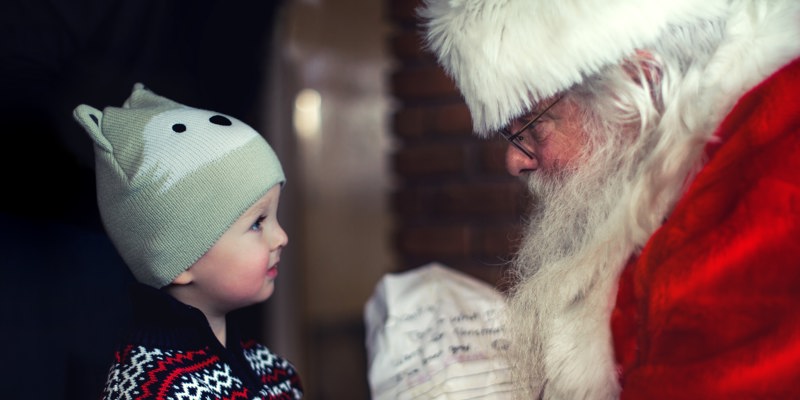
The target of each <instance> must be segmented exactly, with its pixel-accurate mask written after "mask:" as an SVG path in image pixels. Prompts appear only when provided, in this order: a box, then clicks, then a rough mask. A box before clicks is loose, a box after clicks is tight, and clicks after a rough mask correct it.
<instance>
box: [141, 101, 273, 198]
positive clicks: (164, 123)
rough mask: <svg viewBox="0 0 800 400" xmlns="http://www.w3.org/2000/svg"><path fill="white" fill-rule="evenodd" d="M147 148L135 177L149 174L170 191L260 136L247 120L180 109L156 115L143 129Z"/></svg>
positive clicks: (161, 189)
mask: <svg viewBox="0 0 800 400" xmlns="http://www.w3.org/2000/svg"><path fill="white" fill-rule="evenodd" d="M142 135H143V140H144V148H143V149H142V154H141V157H142V160H141V163H140V166H139V169H138V170H137V171H136V173H135V174H134V175H133V177H132V180H133V181H137V180H138V179H139V178H143V177H147V178H146V179H153V180H156V181H159V182H161V188H160V189H159V190H160V192H165V191H167V190H169V188H170V187H172V186H173V185H174V184H175V183H176V182H178V181H180V180H181V179H182V178H183V177H184V176H186V175H188V174H190V173H191V172H193V171H196V170H198V169H200V168H202V167H203V166H205V165H208V164H210V163H213V162H214V161H217V160H219V159H221V158H223V157H225V156H226V155H227V154H229V153H230V152H231V151H233V150H236V149H238V148H240V147H241V146H242V145H244V144H245V143H247V142H248V141H250V140H252V139H253V138H255V137H257V136H258V133H257V132H256V131H255V130H253V129H252V128H250V127H249V126H248V125H246V124H244V123H243V122H241V121H239V120H237V119H235V118H233V117H229V116H225V115H222V114H219V113H215V112H211V111H206V110H201V109H196V108H191V107H187V108H178V109H173V110H169V111H165V112H163V113H161V114H158V115H156V116H154V117H153V118H152V119H151V120H150V122H148V123H147V125H145V127H144V130H143V132H142Z"/></svg>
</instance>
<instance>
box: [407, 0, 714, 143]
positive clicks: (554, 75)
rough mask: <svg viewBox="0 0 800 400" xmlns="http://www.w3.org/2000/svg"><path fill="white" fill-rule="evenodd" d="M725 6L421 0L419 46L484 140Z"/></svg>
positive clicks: (607, 0)
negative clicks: (449, 81) (454, 89)
mask: <svg viewBox="0 0 800 400" xmlns="http://www.w3.org/2000/svg"><path fill="white" fill-rule="evenodd" d="M727 3H728V0H705V1H697V0H504V1H486V0H424V4H423V5H422V6H421V7H420V8H419V9H418V10H417V12H418V15H419V17H420V18H421V19H422V21H423V25H424V28H425V39H426V45H427V47H428V48H429V49H430V50H432V51H433V53H434V54H435V55H436V57H437V59H438V61H439V63H440V64H441V65H442V67H443V68H444V69H445V71H446V72H447V74H448V75H449V76H451V77H452V78H453V79H454V80H455V83H456V85H457V86H458V88H459V89H460V90H461V93H462V95H463V96H464V99H465V101H466V103H467V106H468V107H469V109H470V113H471V115H472V121H473V128H474V130H475V132H476V133H477V134H479V135H481V136H484V137H485V136H488V134H489V132H492V131H496V130H497V129H499V128H501V127H502V126H503V125H505V124H506V123H507V122H508V121H510V120H511V119H512V118H515V117H518V116H519V115H521V114H522V113H524V112H526V111H528V110H529V109H530V108H531V106H532V105H534V104H536V103H537V102H539V101H540V100H541V99H543V98H547V97H549V96H552V95H554V94H556V93H558V92H560V91H563V90H565V89H568V88H569V87H571V86H572V85H574V84H577V83H580V82H582V81H583V79H584V78H585V77H587V76H590V75H592V74H593V73H596V72H598V71H599V70H600V69H601V68H603V67H605V66H607V65H610V64H614V63H619V62H620V61H621V60H622V58H623V57H625V56H628V55H630V54H632V53H633V52H634V51H635V50H636V49H637V48H642V47H646V46H647V45H648V44H651V43H653V42H654V41H655V40H657V39H658V38H659V36H660V35H662V34H663V33H664V32H666V31H667V30H668V29H669V28H670V27H674V26H675V25H680V24H684V23H691V22H694V21H699V20H703V19H710V18H718V17H720V16H722V15H724V13H725V12H726V5H727Z"/></svg>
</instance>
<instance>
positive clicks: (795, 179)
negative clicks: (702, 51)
mask: <svg viewBox="0 0 800 400" xmlns="http://www.w3.org/2000/svg"><path fill="white" fill-rule="evenodd" d="M717 133H718V136H720V137H721V138H722V142H721V143H718V144H712V145H709V146H708V148H707V154H708V156H709V161H708V163H707V164H706V166H705V167H704V168H703V170H702V171H701V172H700V174H699V175H698V176H697V177H696V179H695V181H694V182H693V183H692V185H691V186H690V188H689V189H688V191H687V193H686V194H685V195H684V196H683V197H682V198H681V199H680V200H679V202H678V203H677V205H676V207H675V209H674V211H673V212H672V213H671V214H670V216H669V219H668V220H667V221H666V223H665V224H664V225H663V226H662V227H661V228H660V229H659V230H658V231H656V233H655V234H654V235H653V236H652V237H651V238H650V240H649V241H648V243H647V244H646V245H645V247H644V249H643V251H642V253H641V255H640V256H639V257H638V258H637V259H634V260H632V261H631V263H630V264H629V265H628V266H627V267H626V269H625V271H624V272H623V275H622V278H621V280H620V288H619V293H618V298H617V305H616V308H615V310H614V314H613V316H612V330H613V333H614V341H615V343H614V344H615V350H616V353H617V360H618V362H619V365H620V367H621V383H622V398H623V399H660V398H664V399H667V398H668V399H675V398H685V399H731V398H735V399H742V398H746V399H751V398H752V399H756V398H757V399H789V398H791V399H800V59H797V60H795V61H794V62H793V63H791V64H790V65H788V66H786V67H784V68H783V69H782V70H780V71H779V72H777V73H776V74H774V75H772V76H771V77H770V78H769V79H767V80H766V81H764V82H763V83H762V84H760V85H759V86H757V87H756V88H754V89H753V90H751V91H750V92H749V93H747V94H746V95H745V96H744V97H743V98H742V99H740V101H739V102H738V103H737V105H736V106H735V108H734V109H733V110H732V112H731V113H730V115H728V116H727V117H726V118H725V120H724V121H723V123H722V124H721V126H720V128H719V131H718V132H717Z"/></svg>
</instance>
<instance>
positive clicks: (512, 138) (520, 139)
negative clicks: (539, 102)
mask: <svg viewBox="0 0 800 400" xmlns="http://www.w3.org/2000/svg"><path fill="white" fill-rule="evenodd" d="M562 98H563V96H560V97H558V98H557V99H556V100H555V101H554V102H552V103H551V104H550V105H549V106H547V108H545V109H544V110H542V111H541V112H539V113H538V114H536V115H535V116H534V117H533V118H531V119H530V120H529V121H528V122H526V123H525V124H523V125H522V127H521V128H519V129H517V131H516V132H511V131H510V130H509V127H510V126H511V125H509V126H508V127H505V128H502V129H500V130H499V131H498V133H499V134H500V135H501V136H503V137H504V138H505V139H506V140H508V142H509V143H511V144H512V145H513V146H514V147H516V148H517V150H519V151H521V152H522V154H525V155H526V156H528V158H530V159H531V160H532V159H533V151H531V150H529V149H527V148H526V147H525V145H524V141H525V136H524V135H523V133H525V131H527V130H528V129H529V128H533V127H534V126H535V125H536V123H537V122H539V119H541V118H542V116H543V115H544V114H545V113H546V112H547V111H548V110H550V109H551V108H552V107H553V106H554V105H556V104H557V103H558V102H559V101H561V99H562Z"/></svg>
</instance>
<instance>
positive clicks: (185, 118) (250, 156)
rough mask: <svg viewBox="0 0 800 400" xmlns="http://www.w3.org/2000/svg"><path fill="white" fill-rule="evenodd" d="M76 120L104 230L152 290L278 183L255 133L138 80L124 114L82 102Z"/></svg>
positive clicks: (271, 158) (267, 150) (270, 155)
mask: <svg viewBox="0 0 800 400" xmlns="http://www.w3.org/2000/svg"><path fill="white" fill-rule="evenodd" d="M73 116H74V117H75V119H76V120H77V121H78V122H79V123H80V124H81V125H82V126H83V127H84V129H86V131H87V132H88V133H89V136H90V137H91V138H92V140H93V141H94V153H95V175H96V178H97V201H98V206H99V209H100V216H101V218H102V221H103V225H104V227H105V229H106V232H107V233H108V235H109V236H110V238H111V240H112V242H113V243H114V245H115V247H116V248H117V251H119V253H120V255H121V256H122V258H123V260H125V262H126V263H127V265H128V267H129V268H130V270H131V272H133V275H134V276H135V277H136V279H137V280H139V281H140V282H142V283H145V284H147V285H150V286H153V287H155V288H161V287H163V286H166V285H168V284H169V283H171V282H172V281H173V280H174V279H175V277H176V276H178V274H180V273H181V272H183V271H185V270H186V269H188V268H189V267H190V266H191V265H192V264H194V263H195V261H197V260H198V259H199V258H200V257H201V256H202V255H203V254H205V253H206V251H208V249H210V248H211V246H212V245H213V244H214V243H215V242H216V241H217V240H218V239H219V238H220V236H222V234H223V233H224V232H225V231H226V230H228V228H229V227H230V226H231V224H233V222H234V221H236V220H237V219H238V218H239V217H240V216H241V215H242V214H243V213H244V212H245V211H246V210H247V209H248V208H250V206H251V205H253V204H254V203H255V201H256V200H258V199H259V198H261V196H263V195H264V194H265V193H266V192H267V191H268V190H269V189H270V188H272V187H273V186H274V185H276V184H282V183H283V182H284V181H285V178H284V174H283V169H282V168H281V164H280V162H279V161H278V158H277V156H276V155H275V152H274V151H273V150H272V148H271V147H270V146H269V144H267V142H266V140H264V138H263V137H262V136H261V135H259V134H258V132H256V131H255V130H253V128H251V127H250V126H248V125H247V124H245V123H243V122H242V121H239V120H238V119H236V118H233V117H230V116H227V115H222V114H220V113H217V112H213V111H207V110H201V109H197V108H192V107H188V106H185V105H182V104H179V103H177V102H175V101H172V100H170V99H167V98H165V97H162V96H159V95H156V94H155V93H153V92H152V91H150V90H149V89H147V88H145V87H144V85H142V84H141V83H137V84H136V85H134V87H133V93H131V95H130V97H129V98H128V99H127V100H126V101H125V103H124V104H123V105H122V107H121V108H119V107H106V108H105V109H103V111H100V110H97V109H95V108H93V107H90V106H88V105H85V104H83V105H80V106H78V107H76V108H75V110H74V112H73Z"/></svg>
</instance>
